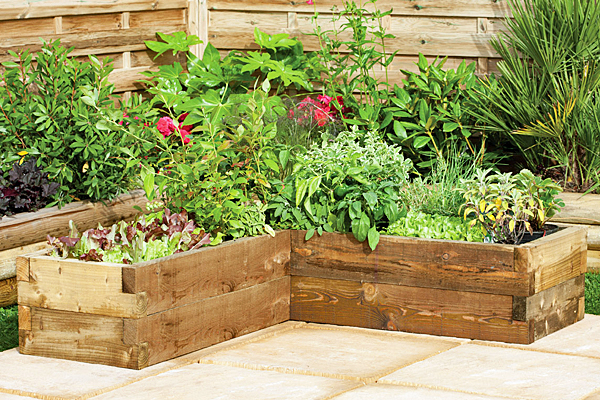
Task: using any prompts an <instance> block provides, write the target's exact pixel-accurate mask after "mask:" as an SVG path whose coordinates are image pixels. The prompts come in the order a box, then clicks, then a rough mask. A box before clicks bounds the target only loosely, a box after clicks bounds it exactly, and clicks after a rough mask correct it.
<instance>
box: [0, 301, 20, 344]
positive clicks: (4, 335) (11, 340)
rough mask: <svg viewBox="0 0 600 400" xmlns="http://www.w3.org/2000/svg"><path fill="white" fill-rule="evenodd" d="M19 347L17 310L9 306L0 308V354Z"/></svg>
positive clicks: (15, 307)
mask: <svg viewBox="0 0 600 400" xmlns="http://www.w3.org/2000/svg"><path fill="white" fill-rule="evenodd" d="M18 346H19V310H18V307H17V306H16V305H15V306H11V307H5V308H0V352H2V351H4V350H8V349H12V348H15V347H18Z"/></svg>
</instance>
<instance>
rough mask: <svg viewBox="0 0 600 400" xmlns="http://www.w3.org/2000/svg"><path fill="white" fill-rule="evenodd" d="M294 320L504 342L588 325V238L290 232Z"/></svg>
mask: <svg viewBox="0 0 600 400" xmlns="http://www.w3.org/2000/svg"><path fill="white" fill-rule="evenodd" d="M291 260H292V261H291V274H292V278H291V284H292V288H291V318H292V319H293V320H300V321H311V322H318V323H327V324H335V325H350V326H358V327H364V328H375V329H388V330H399V331H405V332H414V333H426V334H432V335H443V336H454V337H461V338H470V339H482V340H495V341H502V342H509V343H524V344H528V343H532V342H533V341H535V340H537V339H539V338H541V337H544V336H546V335H548V334H550V333H552V332H555V331H557V330H559V329H561V328H563V327H565V326H567V325H570V324H573V323H575V322H577V321H578V320H580V319H582V318H583V316H584V284H585V280H584V273H585V272H586V229H585V228H579V227H570V228H565V229H562V230H560V231H559V232H557V233H554V234H552V235H549V236H547V237H545V238H541V239H538V240H536V241H533V242H531V243H529V244H524V245H520V246H510V245H498V244H485V243H467V242H457V241H445V240H430V239H417V238H406V237H394V236H382V237H381V241H380V242H379V245H378V247H377V249H376V250H375V251H373V252H371V251H370V250H369V248H368V245H367V244H366V243H358V242H357V241H356V240H355V239H354V237H353V236H352V235H340V234H323V236H321V237H316V238H314V239H311V240H309V241H308V242H305V241H304V233H303V232H293V233H292V256H291Z"/></svg>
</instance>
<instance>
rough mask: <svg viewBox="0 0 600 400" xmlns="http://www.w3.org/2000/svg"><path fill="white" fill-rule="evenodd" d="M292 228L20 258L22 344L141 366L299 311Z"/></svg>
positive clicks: (28, 350)
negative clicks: (182, 248)
mask: <svg viewBox="0 0 600 400" xmlns="http://www.w3.org/2000/svg"><path fill="white" fill-rule="evenodd" d="M289 257H290V234H289V232H288V231H284V232H278V233H277V235H276V236H275V237H274V238H273V237H270V236H260V237H254V238H245V239H240V240H235V241H232V242H228V243H225V244H223V245H220V246H218V247H207V248H203V249H200V250H194V251H189V252H184V253H179V254H175V255H173V256H170V257H164V258H161V259H157V260H153V261H148V262H144V263H139V264H133V265H120V264H109V263H96V262H94V263H91V262H83V261H78V260H59V259H56V258H52V257H48V256H32V257H20V258H19V259H18V260H17V263H18V265H17V268H18V276H17V279H18V281H19V282H18V286H19V351H20V352H21V353H23V354H31V355H37V356H44V357H54V358H64V359H70V360H77V361H84V362H90V363H99V364H107V365H113V366H117V367H126V368H134V369H141V368H144V367H146V366H149V365H153V364H156V363H159V362H161V361H165V360H169V359H171V358H174V357H178V356H180V355H183V354H186V353H189V352H192V351H195V350H198V349H201V348H204V347H207V346H210V345H213V344H216V343H219V342H222V341H224V340H227V339H231V338H233V337H237V336H239V335H243V334H246V333H250V332H253V331H257V330H259V329H263V328H267V327H269V326H271V325H275V324H278V323H280V322H283V321H286V320H288V319H289V309H290V307H289V299H290V278H289Z"/></svg>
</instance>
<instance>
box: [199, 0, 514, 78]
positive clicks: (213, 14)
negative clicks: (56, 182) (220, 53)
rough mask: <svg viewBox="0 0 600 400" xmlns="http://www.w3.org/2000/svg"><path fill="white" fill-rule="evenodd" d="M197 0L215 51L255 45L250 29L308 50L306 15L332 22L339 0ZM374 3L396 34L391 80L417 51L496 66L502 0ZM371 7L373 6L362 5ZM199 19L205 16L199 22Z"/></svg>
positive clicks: (312, 42) (481, 69)
mask: <svg viewBox="0 0 600 400" xmlns="http://www.w3.org/2000/svg"><path fill="white" fill-rule="evenodd" d="M358 2H359V0H357V3H358ZM314 3H315V5H309V4H307V3H306V1H304V0H292V1H290V0H253V1H241V0H198V3H196V4H197V5H198V10H197V13H196V15H197V18H198V21H199V25H198V26H205V29H206V31H207V39H208V40H209V41H210V42H211V43H212V44H213V45H215V46H216V47H217V48H218V49H220V50H249V49H254V48H256V47H255V45H254V36H253V32H254V28H255V27H258V28H259V29H261V30H262V31H264V32H267V33H271V34H273V33H279V32H287V33H290V34H291V35H293V36H297V37H300V38H302V41H303V42H304V45H305V48H306V50H308V51H311V50H316V49H317V48H318V41H317V40H316V39H315V38H314V37H312V36H306V35H305V34H306V33H310V32H312V30H313V26H312V22H311V17H312V16H313V15H314V12H315V10H316V11H317V12H319V14H320V16H319V19H318V21H319V23H320V24H321V25H322V26H323V28H325V29H326V28H328V27H330V26H331V22H330V20H331V15H332V14H331V9H332V7H333V6H337V7H341V6H342V1H341V0H314ZM376 5H377V7H378V8H379V9H380V10H382V11H386V10H389V9H393V12H392V14H391V15H390V16H388V17H385V18H384V21H383V23H384V26H386V27H387V28H388V32H389V33H392V34H394V35H395V36H396V38H395V39H390V40H389V41H388V42H387V46H388V50H390V51H395V50H398V55H397V57H396V58H395V60H394V62H393V63H392V65H391V67H390V69H389V73H390V80H391V81H392V82H398V81H399V80H401V79H402V78H403V75H402V74H401V73H400V71H399V70H400V69H408V70H413V71H414V70H415V69H416V66H415V65H414V62H415V61H416V60H417V59H418V54H419V53H423V54H424V55H425V56H426V57H427V58H428V59H430V60H433V59H435V57H436V56H438V55H439V56H448V57H449V59H448V61H447V63H446V66H447V67H449V68H454V67H456V66H458V64H459V63H460V62H461V61H462V60H463V59H464V60H467V62H476V63H477V72H478V73H479V74H486V73H489V72H493V71H495V70H496V69H495V66H496V63H497V57H498V54H497V53H496V52H495V51H494V49H493V48H492V47H491V46H490V44H489V39H490V37H491V36H492V35H493V34H494V33H496V32H498V30H499V29H501V27H502V20H503V19H504V18H505V17H506V16H509V15H510V9H509V7H508V4H507V1H505V0H500V1H498V0H379V1H377V3H376ZM367 8H372V6H370V5H369V6H367ZM203 20H204V21H203Z"/></svg>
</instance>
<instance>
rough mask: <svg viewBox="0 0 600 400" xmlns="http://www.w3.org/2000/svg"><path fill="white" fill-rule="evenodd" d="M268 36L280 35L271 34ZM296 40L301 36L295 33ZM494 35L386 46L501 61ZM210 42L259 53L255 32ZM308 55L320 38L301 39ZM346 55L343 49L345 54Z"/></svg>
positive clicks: (218, 34)
mask: <svg viewBox="0 0 600 400" xmlns="http://www.w3.org/2000/svg"><path fill="white" fill-rule="evenodd" d="M267 33H271V34H272V33H276V32H275V31H267ZM291 33H292V36H294V35H296V36H299V35H300V33H299V32H297V33H295V32H291ZM491 37H492V35H491V34H487V33H485V34H484V33H473V34H470V35H465V34H459V33H436V32H411V33H399V34H398V35H396V38H394V39H388V41H387V42H386V46H388V47H389V48H393V49H397V50H399V54H418V53H423V54H424V55H429V56H436V55H442V56H455V57H498V54H497V53H496V51H495V50H494V49H493V47H492V46H491V45H490V43H489V40H490V39H491ZM208 39H209V40H210V42H211V43H212V44H213V45H214V46H215V47H217V48H219V49H243V50H256V49H258V48H259V47H258V45H257V44H256V43H254V34H253V32H251V31H239V30H232V29H230V28H223V27H214V26H211V27H209V32H208ZM300 39H301V40H302V43H303V44H304V49H305V50H306V51H316V50H318V49H320V44H319V40H318V38H315V37H314V36H300ZM341 51H343V49H342V50H341Z"/></svg>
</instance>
